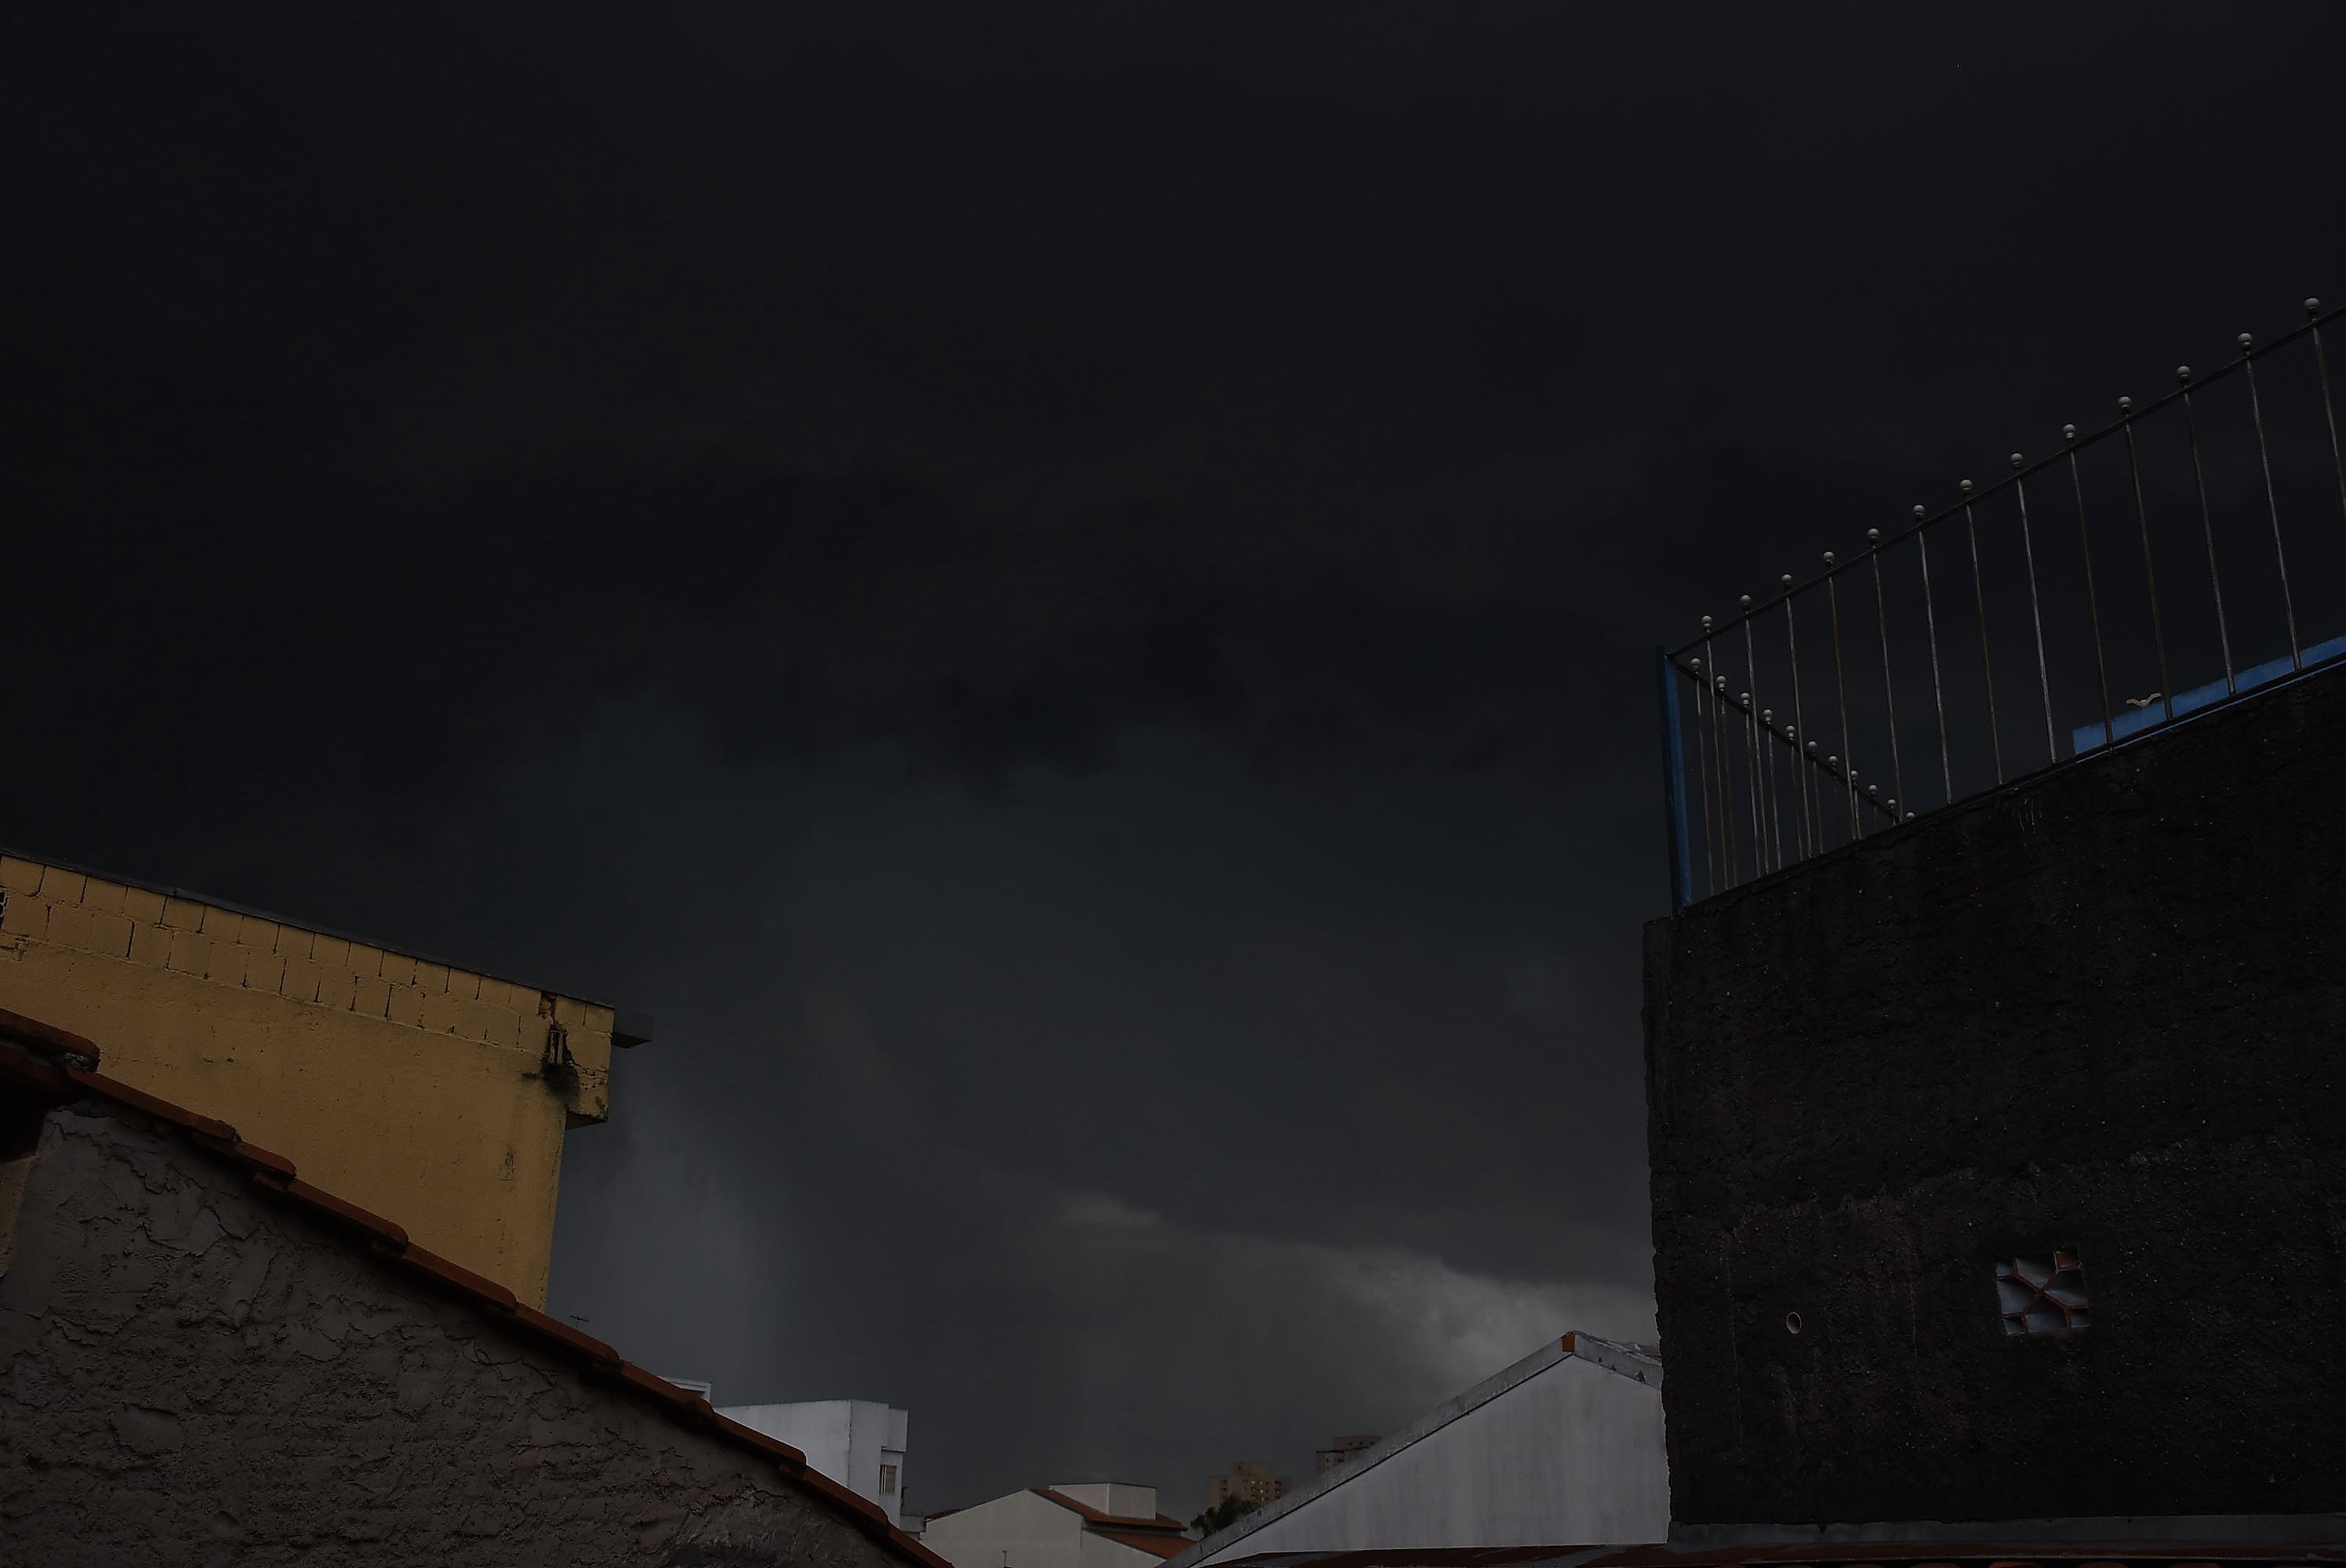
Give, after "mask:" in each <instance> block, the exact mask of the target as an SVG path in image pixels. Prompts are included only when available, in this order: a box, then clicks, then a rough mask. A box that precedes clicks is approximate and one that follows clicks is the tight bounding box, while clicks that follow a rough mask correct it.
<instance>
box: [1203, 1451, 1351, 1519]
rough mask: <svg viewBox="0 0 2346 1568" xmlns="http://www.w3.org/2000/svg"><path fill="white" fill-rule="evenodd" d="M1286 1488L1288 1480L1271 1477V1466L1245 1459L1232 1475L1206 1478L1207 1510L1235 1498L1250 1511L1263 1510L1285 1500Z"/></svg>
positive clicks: (1234, 1468) (1232, 1471)
mask: <svg viewBox="0 0 2346 1568" xmlns="http://www.w3.org/2000/svg"><path fill="white" fill-rule="evenodd" d="M1323 1468H1324V1467H1323ZM1287 1488H1288V1481H1287V1478H1286V1477H1285V1476H1283V1475H1273V1474H1271V1473H1270V1466H1269V1465H1267V1464H1257V1463H1255V1462H1254V1461H1252V1460H1243V1459H1242V1460H1240V1461H1239V1462H1238V1463H1236V1464H1234V1465H1232V1466H1230V1469H1229V1474H1227V1475H1215V1476H1209V1477H1207V1478H1206V1506H1207V1507H1208V1508H1219V1507H1220V1506H1221V1505H1222V1504H1223V1503H1225V1502H1229V1500H1230V1499H1231V1498H1236V1499H1238V1500H1239V1502H1243V1503H1245V1504H1246V1505H1247V1506H1248V1507H1249V1508H1260V1507H1261V1506H1262V1505H1263V1504H1264V1503H1266V1502H1278V1501H1279V1500H1280V1498H1282V1497H1285V1496H1286V1495H1287Z"/></svg>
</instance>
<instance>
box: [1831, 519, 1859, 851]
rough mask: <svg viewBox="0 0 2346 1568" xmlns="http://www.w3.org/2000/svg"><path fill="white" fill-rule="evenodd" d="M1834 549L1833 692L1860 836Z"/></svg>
mask: <svg viewBox="0 0 2346 1568" xmlns="http://www.w3.org/2000/svg"><path fill="white" fill-rule="evenodd" d="M1833 577H1834V574H1833V553H1832V552H1831V550H1828V551H1826V552H1825V603H1826V604H1827V605H1828V606H1831V610H1832V643H1833V694H1834V696H1835V697H1836V698H1837V700H1838V701H1839V702H1840V704H1841V771H1842V775H1843V777H1842V782H1843V783H1844V784H1845V785H1846V786H1847V787H1848V789H1849V836H1850V837H1851V838H1852V839H1854V838H1856V837H1857V836H1858V835H1859V834H1860V833H1862V832H1863V831H1864V829H1865V825H1864V824H1863V823H1862V822H1861V821H1860V820H1858V815H1857V778H1856V774H1855V764H1856V760H1857V759H1856V758H1855V757H1854V756H1853V755H1852V754H1851V751H1850V745H1849V674H1848V670H1847V667H1846V666H1845V664H1844V662H1843V661H1842V658H1841V589H1840V586H1839V585H1837V584H1836V583H1835V582H1834V580H1833Z"/></svg>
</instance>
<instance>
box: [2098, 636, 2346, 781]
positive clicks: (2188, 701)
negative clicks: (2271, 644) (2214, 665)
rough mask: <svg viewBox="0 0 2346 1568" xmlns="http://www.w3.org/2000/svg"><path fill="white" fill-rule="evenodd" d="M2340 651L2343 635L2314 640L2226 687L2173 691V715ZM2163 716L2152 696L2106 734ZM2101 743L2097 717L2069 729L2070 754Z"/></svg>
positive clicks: (2345, 643) (2135, 730)
mask: <svg viewBox="0 0 2346 1568" xmlns="http://www.w3.org/2000/svg"><path fill="white" fill-rule="evenodd" d="M2341 655H2346V637H2331V639H2330V640H2329V641H2328V642H2321V643H2316V644H2314V645H2313V646H2312V647H2310V648H2306V649H2303V650H2301V651H2300V653H2299V655H2298V657H2297V661H2296V662H2295V663H2291V662H2290V660H2288V659H2285V658H2277V659H2269V660H2267V661H2266V662H2265V663H2263V664H2260V665H2257V666H2254V667H2250V668H2249V669H2244V670H2240V671H2238V672H2237V673H2235V674H2234V675H2233V677H2232V684H2231V687H2229V689H2227V688H2226V687H2225V685H2224V683H2223V682H2222V681H2220V680H2218V681H2210V682H2208V684H2207V685H2206V686H2195V687H2192V688H2191V689H2190V690H2189V691H2183V692H2178V693H2176V696H2175V702H2174V715H2175V717H2176V718H2182V717H2183V716H2184V715H2185V714H2187V713H2197V712H2198V710H2199V709H2201V708H2212V707H2214V706H2215V705H2216V704H2218V703H2219V702H2222V701H2225V700H2226V699H2228V698H2229V697H2237V696H2239V694H2240V693H2242V692H2246V691H2252V690H2254V689H2255V688H2256V687H2260V686H2270V685H2271V684H2272V683H2273V682H2274V681H2277V680H2282V679H2286V678H2287V677H2290V676H2292V675H2295V674H2297V673H2298V672H2299V671H2300V670H2308V669H2311V668H2312V667H2314V666H2315V665H2318V664H2328V663H2329V662H2330V661H2331V659H2334V658H2337V657H2340V656H2341ZM2167 718H2168V704H2167V703H2166V702H2164V701H2162V700H2159V699H2157V698H2154V699H2152V700H2151V701H2150V702H2148V703H2147V704H2145V705H2144V706H2143V707H2141V708H2131V709H2129V710H2128V711H2127V712H2125V713H2122V714H2119V715H2118V716H2117V718H2114V719H2112V720H2111V723H2110V738H2111V739H2112V740H2124V739H2126V738H2127V737H2129V736H2135V735H2140V734H2141V733H2142V732H2143V731H2145V730H2147V729H2155V728H2157V727H2158V726H2160V725H2162V724H2164V723H2166V722H2167ZM2102 746H2103V738H2102V727H2101V724H2100V722H2099V721H2098V720H2097V721H2096V722H2095V723H2092V724H2087V725H2083V726H2080V727H2079V728H2076V729H2073V730H2071V731H2070V732H2069V750H2070V753H2071V755H2073V756H2077V757H2083V756H2084V755H2085V754H2086V752H2088V751H2098V750H2100V749H2101V748H2102Z"/></svg>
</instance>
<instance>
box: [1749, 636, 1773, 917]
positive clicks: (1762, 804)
mask: <svg viewBox="0 0 2346 1568" xmlns="http://www.w3.org/2000/svg"><path fill="white" fill-rule="evenodd" d="M1742 609H1743V684H1744V685H1745V686H1746V687H1748V688H1749V689H1748V690H1746V691H1745V692H1744V694H1743V701H1744V704H1745V708H1744V711H1745V713H1746V714H1747V715H1749V718H1750V720H1751V859H1752V863H1753V864H1755V865H1757V866H1758V867H1759V868H1760V875H1762V876H1765V875H1767V874H1768V872H1769V871H1770V870H1771V869H1772V868H1771V867H1770V865H1769V864H1768V834H1767V831H1766V830H1765V829H1764V828H1763V827H1762V826H1761V824H1762V823H1763V822H1764V821H1765V820H1766V818H1765V816H1764V815H1763V813H1764V812H1765V811H1766V810H1767V807H1768V789H1767V784H1766V782H1765V772H1764V770H1765V769H1766V767H1767V764H1766V763H1765V762H1764V761H1763V760H1762V759H1761V758H1760V744H1761V740H1762V737H1761V735H1760V655H1759V651H1758V645H1757V644H1756V643H1755V641H1754V640H1753V638H1752V635H1751V596H1750V595H1749V594H1746V595H1744V596H1743V601H1742Z"/></svg>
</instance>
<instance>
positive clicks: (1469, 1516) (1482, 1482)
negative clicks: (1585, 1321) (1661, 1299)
mask: <svg viewBox="0 0 2346 1568" xmlns="http://www.w3.org/2000/svg"><path fill="white" fill-rule="evenodd" d="M1502 1376H1503V1377H1504V1376H1505V1374H1502ZM1322 1479H1323V1481H1324V1482H1325V1483H1326V1484H1325V1485H1324V1487H1323V1488H1321V1489H1316V1490H1314V1491H1312V1492H1309V1493H1307V1494H1304V1495H1301V1496H1300V1497H1290V1498H1288V1499H1283V1500H1282V1502H1281V1503H1280V1504H1278V1505H1274V1507H1276V1508H1278V1509H1279V1512H1277V1514H1276V1515H1275V1516H1274V1517H1270V1518H1268V1519H1265V1520H1262V1521H1261V1522H1260V1523H1259V1524H1257V1525H1255V1527H1253V1528H1250V1529H1249V1528H1244V1526H1245V1525H1246V1523H1247V1522H1246V1521H1243V1520H1242V1521H1240V1526H1239V1527H1236V1528H1233V1529H1232V1530H1230V1531H1226V1532H1220V1534H1219V1536H1218V1537H1216V1538H1209V1540H1208V1541H1206V1542H1204V1543H1200V1547H1201V1549H1200V1550H1198V1551H1196V1552H1195V1554H1194V1555H1189V1554H1185V1556H1184V1557H1183V1558H1182V1559H1181V1560H1180V1563H1179V1564H1178V1568H1205V1565H1206V1564H1209V1563H1220V1562H1227V1561H1229V1560H1232V1559H1236V1558H1240V1557H1250V1556H1253V1555H1255V1554H1257V1553H1270V1552H1352V1551H1362V1550H1366V1549H1370V1548H1376V1547H1411V1546H1416V1547H1433V1546H1566V1545H1600V1544H1608V1543H1610V1544H1629V1543H1642V1542H1655V1541H1663V1540H1667V1539H1668V1536H1669V1525H1670V1489H1669V1465H1668V1458H1667V1455H1666V1452H1665V1450H1664V1448H1663V1444H1662V1397H1661V1388H1660V1384H1659V1380H1658V1379H1657V1380H1654V1381H1652V1382H1640V1381H1638V1380H1637V1379H1636V1378H1635V1377H1629V1376H1624V1375H1622V1374H1621V1373H1619V1372H1617V1371H1614V1370H1612V1369H1608V1368H1606V1367H1603V1366H1599V1365H1597V1364H1596V1363H1595V1362H1594V1361H1591V1360H1587V1359H1582V1358H1580V1357H1578V1356H1575V1355H1570V1354H1566V1355H1563V1356H1561V1357H1558V1358H1557V1359H1555V1360H1554V1363H1553V1364H1552V1365H1550V1366H1547V1367H1545V1368H1544V1369H1539V1370H1536V1371H1534V1372H1532V1373H1531V1375H1530V1376H1528V1377H1526V1378H1525V1379H1523V1380H1522V1381H1520V1382H1517V1383H1515V1385H1514V1386H1513V1387H1511V1388H1507V1389H1505V1390H1503V1391H1501V1392H1500V1393H1498V1394H1497V1395H1495V1396H1494V1397H1493V1398H1491V1399H1489V1400H1486V1401H1485V1402H1484V1403H1482V1404H1479V1405H1476V1406H1474V1408H1472V1409H1470V1410H1466V1411H1465V1412H1464V1413H1463V1414H1461V1415H1459V1416H1457V1417H1455V1418H1454V1419H1453V1420H1449V1421H1448V1422H1446V1423H1445V1424H1443V1425H1441V1426H1438V1427H1436V1428H1434V1429H1433V1431H1429V1432H1427V1433H1425V1434H1424V1435H1423V1436H1422V1437H1420V1438H1418V1439H1417V1440H1416V1441H1413V1442H1409V1443H1407V1444H1406V1446H1403V1447H1401V1448H1399V1449H1397V1450H1396V1451H1392V1452H1389V1453H1386V1454H1384V1455H1383V1456H1382V1458H1380V1457H1378V1451H1377V1450H1373V1449H1372V1450H1371V1451H1369V1453H1368V1454H1367V1455H1364V1456H1363V1457H1362V1459H1360V1460H1356V1461H1353V1462H1352V1464H1349V1465H1345V1466H1343V1467H1341V1469H1339V1470H1335V1471H1330V1472H1328V1474H1327V1476H1326V1477H1324V1478H1322Z"/></svg>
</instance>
